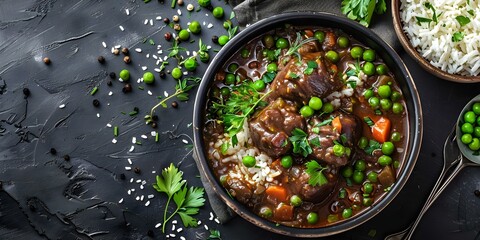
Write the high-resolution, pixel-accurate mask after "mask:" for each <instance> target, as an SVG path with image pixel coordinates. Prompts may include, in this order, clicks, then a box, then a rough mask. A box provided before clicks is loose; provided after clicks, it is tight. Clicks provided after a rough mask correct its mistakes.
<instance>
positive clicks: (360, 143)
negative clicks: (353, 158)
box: [358, 137, 368, 149]
mask: <svg viewBox="0 0 480 240" xmlns="http://www.w3.org/2000/svg"><path fill="white" fill-rule="evenodd" d="M367 145H368V139H367V138H366V137H361V138H360V140H358V147H359V148H361V149H364V148H366V147H367Z"/></svg>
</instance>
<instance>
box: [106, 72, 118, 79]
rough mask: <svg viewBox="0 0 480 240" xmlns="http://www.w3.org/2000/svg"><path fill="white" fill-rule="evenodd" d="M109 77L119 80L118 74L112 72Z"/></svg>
mask: <svg viewBox="0 0 480 240" xmlns="http://www.w3.org/2000/svg"><path fill="white" fill-rule="evenodd" d="M108 75H109V76H110V78H111V79H115V78H117V74H115V72H110V74H108Z"/></svg>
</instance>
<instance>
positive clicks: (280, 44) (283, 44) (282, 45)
mask: <svg viewBox="0 0 480 240" xmlns="http://www.w3.org/2000/svg"><path fill="white" fill-rule="evenodd" d="M275 46H276V47H277V48H279V49H286V48H288V40H287V39H286V38H283V37H280V38H278V39H277V42H276V43H275Z"/></svg>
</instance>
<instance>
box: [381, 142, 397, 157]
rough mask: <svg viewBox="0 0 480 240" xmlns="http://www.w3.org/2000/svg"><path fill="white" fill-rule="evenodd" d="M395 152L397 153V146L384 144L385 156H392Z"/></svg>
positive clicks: (389, 143)
mask: <svg viewBox="0 0 480 240" xmlns="http://www.w3.org/2000/svg"><path fill="white" fill-rule="evenodd" d="M393 151H395V145H393V143H392V142H384V143H383V144H382V153H383V154H385V155H392V153H393Z"/></svg>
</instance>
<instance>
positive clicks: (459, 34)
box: [452, 32, 465, 42]
mask: <svg viewBox="0 0 480 240" xmlns="http://www.w3.org/2000/svg"><path fill="white" fill-rule="evenodd" d="M463 37H465V34H464V33H463V32H456V33H454V34H453V35H452V42H460V41H462V40H463Z"/></svg>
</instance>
